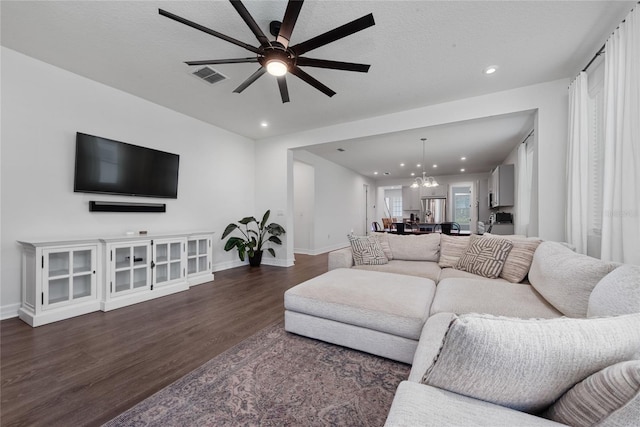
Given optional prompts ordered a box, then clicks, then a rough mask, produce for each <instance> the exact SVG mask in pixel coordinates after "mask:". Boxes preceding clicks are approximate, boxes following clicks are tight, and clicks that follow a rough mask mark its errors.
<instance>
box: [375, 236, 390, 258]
mask: <svg viewBox="0 0 640 427" xmlns="http://www.w3.org/2000/svg"><path fill="white" fill-rule="evenodd" d="M371 236H373V237H374V238H375V239H376V240H377V241H378V242H379V243H380V247H381V248H382V252H384V256H386V257H387V259H388V260H389V261H391V260H392V259H393V252H391V246H389V237H388V236H389V235H388V234H387V233H373V234H371Z"/></svg>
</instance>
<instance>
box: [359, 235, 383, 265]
mask: <svg viewBox="0 0 640 427" xmlns="http://www.w3.org/2000/svg"><path fill="white" fill-rule="evenodd" d="M349 242H351V250H352V251H353V261H354V263H355V265H380V264H386V263H387V262H389V261H388V260H387V257H386V256H384V252H382V247H380V242H378V239H376V238H374V237H372V236H352V235H349Z"/></svg>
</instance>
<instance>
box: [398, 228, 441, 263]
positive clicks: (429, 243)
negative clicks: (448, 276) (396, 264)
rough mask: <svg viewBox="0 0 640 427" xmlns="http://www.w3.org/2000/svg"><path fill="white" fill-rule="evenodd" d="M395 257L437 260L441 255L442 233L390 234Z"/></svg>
mask: <svg viewBox="0 0 640 427" xmlns="http://www.w3.org/2000/svg"><path fill="white" fill-rule="evenodd" d="M387 239H388V240H389V246H390V247H391V252H392V253H393V259H400V260H405V261H435V262H438V257H439V256H440V234H439V233H431V234H422V235H413V234H388V235H387Z"/></svg>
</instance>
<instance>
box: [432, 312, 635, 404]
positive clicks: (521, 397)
mask: <svg viewBox="0 0 640 427" xmlns="http://www.w3.org/2000/svg"><path fill="white" fill-rule="evenodd" d="M639 354H640V314H629V315H624V316H616V317H598V318H592V319H570V318H565V317H563V318H559V319H528V320H527V319H515V318H508V317H496V316H490V315H479V314H466V315H460V316H456V318H454V320H453V321H452V322H451V324H450V327H449V330H448V331H447V333H446V334H445V336H444V338H443V340H442V344H441V349H440V352H439V354H438V356H437V357H436V358H435V360H433V361H432V363H431V365H430V367H429V368H428V369H427V370H426V372H425V374H424V375H423V377H422V382H423V383H424V384H427V385H432V386H435V387H440V388H443V389H445V390H449V391H452V392H454V393H459V394H463V395H465V396H470V397H474V398H476V399H481V400H485V401H487V402H492V403H496V404H498V405H503V406H507V407H510V408H513V409H517V410H521V411H525V412H531V413H537V412H540V411H542V410H544V409H545V408H547V407H548V406H549V405H551V403H553V402H554V401H555V400H557V399H558V398H559V397H560V396H562V395H563V394H564V393H565V392H566V391H567V390H568V389H570V388H571V387H573V385H574V384H576V383H577V382H579V381H582V380H583V379H585V378H586V377H587V376H589V375H591V374H592V373H594V372H597V371H599V370H601V369H603V368H605V367H607V366H609V365H612V364H614V363H618V362H622V361H626V360H631V359H633V358H634V357H637V356H638V355H639Z"/></svg>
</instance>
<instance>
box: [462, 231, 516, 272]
mask: <svg viewBox="0 0 640 427" xmlns="http://www.w3.org/2000/svg"><path fill="white" fill-rule="evenodd" d="M474 237H476V236H474ZM512 247H513V243H511V242H510V241H509V240H505V239H494V238H492V239H483V238H472V239H471V244H470V245H469V247H468V248H467V250H466V251H465V252H464V254H463V255H462V256H461V257H460V259H459V260H458V263H457V264H456V268H457V269H458V270H463V271H466V272H469V273H473V274H477V275H479V276H483V277H488V278H490V279H495V278H497V277H498V276H499V275H500V272H501V271H502V267H503V266H504V262H505V261H506V259H507V256H508V255H509V251H510V250H511V248H512Z"/></svg>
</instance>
